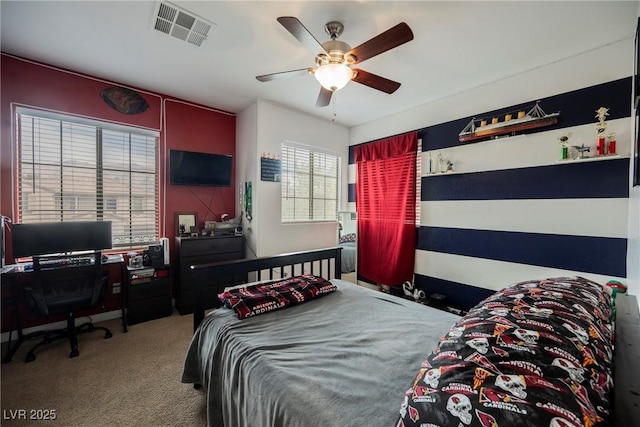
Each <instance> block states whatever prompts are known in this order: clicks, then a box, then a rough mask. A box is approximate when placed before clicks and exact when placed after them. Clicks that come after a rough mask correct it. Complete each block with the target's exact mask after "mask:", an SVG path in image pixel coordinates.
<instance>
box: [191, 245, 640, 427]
mask: <svg viewBox="0 0 640 427" xmlns="http://www.w3.org/2000/svg"><path fill="white" fill-rule="evenodd" d="M341 250H342V248H340V247H333V248H327V249H318V250H311V251H306V252H294V253H289V254H283V255H275V256H270V257H260V258H254V259H244V260H237V261H228V262H218V263H209V264H200V265H192V266H191V267H190V268H191V271H192V280H193V295H194V313H193V328H194V332H195V330H196V329H197V327H198V325H200V322H202V319H204V314H205V307H204V289H205V287H206V285H207V284H209V286H210V284H211V283H212V282H213V283H218V284H220V286H222V287H224V286H225V285H229V284H230V283H231V284H239V283H247V282H248V281H259V280H274V279H279V278H283V277H287V275H291V274H292V273H291V272H294V271H296V266H299V270H298V271H304V272H305V273H311V274H316V275H318V276H322V277H324V278H326V279H331V278H336V279H340V278H341ZM251 273H255V277H251V278H250V279H249V277H250V276H249V275H250V274H251ZM296 274H298V273H296ZM238 277H240V278H241V280H238V279H237V278H238ZM230 278H233V279H230ZM616 306H617V317H616V323H615V325H616V334H615V359H614V363H615V365H614V384H615V386H614V402H613V410H614V423H613V425H614V426H620V427H622V426H630V425H635V423H636V422H637V420H639V419H640V381H639V380H640V363H639V362H638V360H640V314H639V312H638V301H637V299H636V297H635V296H633V295H626V294H619V295H618V296H617V301H616Z"/></svg>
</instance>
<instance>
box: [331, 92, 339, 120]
mask: <svg viewBox="0 0 640 427" xmlns="http://www.w3.org/2000/svg"><path fill="white" fill-rule="evenodd" d="M337 97H338V96H337V94H335V93H334V94H333V117H332V118H331V121H332V122H335V121H336V116H337V114H336V102H337V101H336V98H337Z"/></svg>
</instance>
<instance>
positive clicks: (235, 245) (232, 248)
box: [180, 237, 243, 258]
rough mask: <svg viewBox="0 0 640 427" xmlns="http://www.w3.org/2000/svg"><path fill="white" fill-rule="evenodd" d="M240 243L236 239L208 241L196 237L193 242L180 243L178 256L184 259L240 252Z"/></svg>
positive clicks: (227, 238)
mask: <svg viewBox="0 0 640 427" xmlns="http://www.w3.org/2000/svg"><path fill="white" fill-rule="evenodd" d="M242 243H243V242H242V239H238V238H236V237H215V238H210V239H208V238H206V237H204V238H202V237H197V238H194V239H193V240H183V241H182V247H181V248H180V250H181V252H180V256H181V257H183V258H186V257H190V256H196V255H198V256H199V255H206V254H223V253H225V252H242V250H243V246H242ZM236 256H237V255H236Z"/></svg>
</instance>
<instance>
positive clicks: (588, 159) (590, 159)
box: [558, 154, 622, 163]
mask: <svg viewBox="0 0 640 427" xmlns="http://www.w3.org/2000/svg"><path fill="white" fill-rule="evenodd" d="M621 157H622V156H620V155H619V154H613V155H605V156H593V157H584V158H580V157H578V158H577V159H560V160H558V163H574V162H597V161H601V160H613V159H619V158H621Z"/></svg>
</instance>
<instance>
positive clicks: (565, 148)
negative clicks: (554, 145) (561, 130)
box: [558, 132, 571, 160]
mask: <svg viewBox="0 0 640 427" xmlns="http://www.w3.org/2000/svg"><path fill="white" fill-rule="evenodd" d="M569 138H571V132H568V133H565V134H564V135H560V136H559V137H558V141H560V144H561V145H562V154H561V157H560V158H561V159H562V160H566V159H568V158H569Z"/></svg>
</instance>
